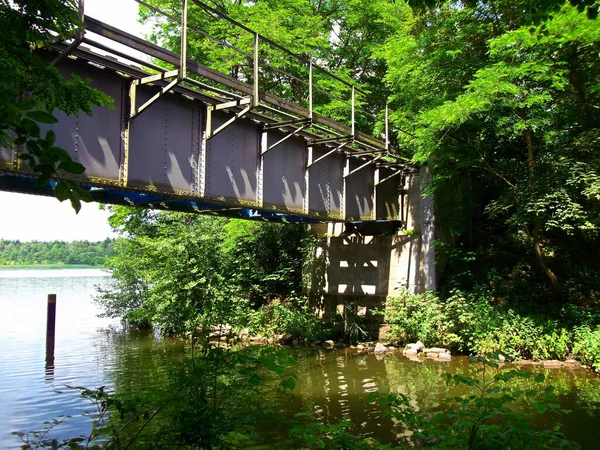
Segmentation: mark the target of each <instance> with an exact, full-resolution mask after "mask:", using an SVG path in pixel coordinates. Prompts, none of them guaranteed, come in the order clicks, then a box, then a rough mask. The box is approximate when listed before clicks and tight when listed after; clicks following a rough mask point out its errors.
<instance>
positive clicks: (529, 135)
mask: <svg viewBox="0 0 600 450" xmlns="http://www.w3.org/2000/svg"><path fill="white" fill-rule="evenodd" d="M525 140H526V141H527V159H528V162H529V173H530V174H533V132H532V131H531V128H527V129H526V130H525ZM541 234H542V221H541V220H540V219H536V221H535V225H534V229H533V247H534V249H535V256H536V258H537V260H538V264H539V265H540V268H541V269H542V271H543V272H544V273H545V274H546V276H547V277H548V278H550V282H551V283H552V286H554V287H557V286H558V278H556V275H554V272H552V270H550V268H549V267H548V266H547V265H546V261H544V253H543V252H542V247H541V246H540V236H541Z"/></svg>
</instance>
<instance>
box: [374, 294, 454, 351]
mask: <svg viewBox="0 0 600 450" xmlns="http://www.w3.org/2000/svg"><path fill="white" fill-rule="evenodd" d="M385 319H386V320H387V322H388V323H389V324H390V328H391V329H390V338H391V339H392V340H394V341H397V342H399V343H401V344H408V343H409V342H417V341H422V342H424V343H425V344H426V345H429V346H432V345H436V344H437V345H444V346H455V345H456V344H457V343H458V342H457V341H458V340H459V338H458V336H456V335H454V334H453V331H454V326H453V323H452V322H451V321H450V317H449V316H448V311H447V310H446V309H445V308H444V305H443V303H442V302H441V301H440V299H439V297H438V296H437V295H436V293H435V292H433V291H429V292H426V293H424V294H411V293H410V292H409V291H408V290H406V291H404V292H402V293H401V295H400V296H398V297H391V298H389V299H388V300H387V301H386V304H385Z"/></svg>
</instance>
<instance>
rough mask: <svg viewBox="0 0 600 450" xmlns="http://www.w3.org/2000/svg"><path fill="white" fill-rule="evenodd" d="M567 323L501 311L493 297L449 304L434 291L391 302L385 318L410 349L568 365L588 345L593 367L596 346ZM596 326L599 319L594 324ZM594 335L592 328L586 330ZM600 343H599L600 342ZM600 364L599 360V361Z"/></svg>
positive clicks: (461, 297) (465, 296)
mask: <svg viewBox="0 0 600 450" xmlns="http://www.w3.org/2000/svg"><path fill="white" fill-rule="evenodd" d="M564 317H565V318H564V319H563V320H559V319H556V318H554V317H549V315H544V314H541V313H539V312H537V313H529V314H526V313H521V312H519V311H517V310H516V309H514V308H511V307H509V306H507V305H495V304H494V303H493V302H492V299H491V298H490V297H489V295H486V294H475V293H464V292H460V291H454V292H453V293H452V295H451V296H450V297H449V298H447V299H444V298H442V297H440V296H439V295H438V294H436V293H435V292H433V291H430V292H426V293H423V294H409V293H404V294H403V295H402V296H401V297H398V298H392V299H389V300H388V302H387V304H386V308H385V318H386V320H387V321H388V322H389V324H390V328H391V338H392V340H394V341H397V342H400V343H402V344H405V343H407V342H416V341H417V340H420V341H422V342H423V343H425V344H426V345H427V346H432V345H442V346H446V347H450V348H452V349H454V350H458V351H461V352H474V353H478V354H492V353H501V354H503V355H504V356H506V357H508V358H510V359H522V358H527V359H529V358H533V359H536V360H541V359H564V358H566V357H567V356H568V355H569V353H570V352H571V349H573V353H574V354H575V353H577V354H581V355H584V353H582V352H583V350H582V351H579V352H576V351H575V349H574V345H575V341H577V340H579V341H582V342H584V341H585V342H587V344H585V345H581V346H580V347H578V348H582V349H583V348H585V349H587V350H586V351H587V352H588V353H586V354H585V358H586V360H587V361H593V360H594V357H592V356H589V354H590V352H591V353H593V352H594V350H592V349H594V348H596V347H594V345H593V344H590V343H589V342H591V341H592V340H593V339H592V338H591V337H589V336H592V335H593V333H591V331H589V336H588V335H587V334H584V332H583V331H580V332H579V336H580V337H579V338H577V339H576V340H575V341H574V338H573V332H572V331H570V330H571V325H570V324H571V323H572V320H571V319H572V318H571V317H570V315H569V314H566V315H564ZM589 320H593V319H589ZM585 329H587V330H589V328H585ZM596 340H598V338H596ZM596 358H597V357H596Z"/></svg>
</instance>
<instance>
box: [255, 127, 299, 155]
mask: <svg viewBox="0 0 600 450" xmlns="http://www.w3.org/2000/svg"><path fill="white" fill-rule="evenodd" d="M305 128H306V125H302V126H301V127H299V128H296V129H295V130H294V131H293V132H292V133H289V134H287V135H286V136H284V137H283V138H281V139H279V140H278V141H277V142H275V143H274V144H273V145H271V146H269V147H268V148H267V149H266V150H265V151H263V152H261V153H260V154H261V156H262V155H264V154H265V153H267V152H268V151H269V150H272V149H274V148H275V147H277V146H278V145H281V144H283V143H284V142H285V141H287V140H288V139H289V138H291V137H292V136H294V135H296V134H298V133H300V132H301V131H302V130H304V129H305Z"/></svg>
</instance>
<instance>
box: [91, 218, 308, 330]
mask: <svg viewBox="0 0 600 450" xmlns="http://www.w3.org/2000/svg"><path fill="white" fill-rule="evenodd" d="M111 212H112V215H111V217H110V219H109V221H110V224H111V225H112V226H113V228H115V229H116V230H117V231H119V232H120V233H121V235H122V237H120V238H118V239H117V240H116V242H115V245H114V252H115V254H114V256H112V257H111V258H109V259H108V261H107V267H108V268H110V269H112V270H113V278H114V279H115V280H116V282H115V284H114V285H113V286H112V287H111V288H109V289H108V290H106V291H102V292H100V295H99V296H98V298H97V301H98V302H99V303H100V304H101V305H102V306H103V308H104V309H105V313H106V315H108V316H110V317H124V318H125V319H127V320H128V321H129V322H130V323H132V324H134V323H135V324H139V325H143V326H149V325H150V324H156V325H159V326H160V327H161V328H162V330H163V332H165V333H171V334H178V335H183V334H185V333H187V332H190V331H193V330H195V329H196V328H197V327H203V326H204V327H211V326H215V325H222V324H229V325H232V326H235V327H239V328H243V327H245V326H246V325H247V324H248V323H249V322H252V323H253V327H254V328H255V329H259V328H260V329H261V330H264V331H266V330H267V329H270V330H272V331H275V329H286V330H287V329H289V330H291V329H294V330H296V331H302V332H303V333H310V332H313V331H315V332H316V327H317V324H316V321H315V320H311V318H309V311H308V309H306V307H302V306H301V304H300V303H297V304H296V306H295V308H292V310H290V311H286V310H285V308H279V309H277V308H278V307H277V306H273V307H270V306H269V307H267V306H263V307H262V308H261V305H266V304H267V303H268V302H269V301H271V300H273V299H280V301H281V302H283V301H286V302H287V299H295V298H296V292H299V290H300V283H301V271H302V267H301V264H302V258H301V255H302V253H301V248H300V247H301V244H302V235H303V228H302V227H301V226H294V225H280V224H270V223H262V222H261V223H258V222H250V221H243V220H229V219H225V218H218V217H217V218H215V217H207V216H201V215H190V214H182V213H170V212H153V211H148V210H142V209H134V208H125V207H112V208H111ZM280 301H275V302H272V303H271V304H272V305H276V304H277V305H280ZM294 303H296V301H295V302H294ZM269 308H271V309H270V312H269V313H268V312H267V311H269ZM253 309H258V312H256V313H255V312H253V311H254V310H253ZM267 316H268V317H267ZM263 320H264V321H266V322H263Z"/></svg>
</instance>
